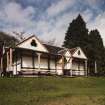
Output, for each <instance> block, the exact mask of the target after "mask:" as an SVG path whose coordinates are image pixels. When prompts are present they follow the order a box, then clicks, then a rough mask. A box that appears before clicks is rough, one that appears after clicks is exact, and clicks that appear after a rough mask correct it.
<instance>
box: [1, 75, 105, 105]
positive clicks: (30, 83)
mask: <svg viewBox="0 0 105 105" xmlns="http://www.w3.org/2000/svg"><path fill="white" fill-rule="evenodd" d="M0 105H105V78H104V77H100V78H98V77H97V78H96V77H87V78H86V77H76V78H61V77H41V78H0Z"/></svg>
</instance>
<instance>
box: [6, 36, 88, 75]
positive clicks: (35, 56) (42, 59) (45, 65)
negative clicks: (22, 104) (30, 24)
mask: <svg viewBox="0 0 105 105" xmlns="http://www.w3.org/2000/svg"><path fill="white" fill-rule="evenodd" d="M5 56H6V72H10V73H12V74H13V75H37V74H38V75H39V74H40V75H41V74H45V75H47V74H51V75H53V74H55V75H70V76H85V75H87V57H86V55H85V54H84V52H83V51H82V49H81V48H80V47H76V48H73V49H68V48H62V47H56V46H51V45H47V44H43V43H42V42H41V41H40V40H39V39H38V38H37V37H36V36H34V35H33V36H31V37H29V38H27V39H25V40H24V41H22V42H20V43H19V44H17V45H16V46H15V47H14V48H9V49H8V50H7V51H6V52H5Z"/></svg>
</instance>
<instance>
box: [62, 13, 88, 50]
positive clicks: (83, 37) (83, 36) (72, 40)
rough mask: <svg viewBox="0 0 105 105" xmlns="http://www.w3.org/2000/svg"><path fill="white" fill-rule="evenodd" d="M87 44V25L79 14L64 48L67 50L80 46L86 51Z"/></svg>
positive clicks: (72, 23) (67, 36)
mask: <svg viewBox="0 0 105 105" xmlns="http://www.w3.org/2000/svg"><path fill="white" fill-rule="evenodd" d="M87 42H88V29H87V28H86V23H85V22H84V20H83V18H82V16H81V15H80V14H79V15H78V17H77V18H76V19H75V20H73V21H72V22H71V23H70V25H69V27H68V30H67V33H66V36H65V40H64V43H63V46H64V47H67V48H73V47H77V46H80V47H82V48H83V49H84V48H85V47H86V45H87Z"/></svg>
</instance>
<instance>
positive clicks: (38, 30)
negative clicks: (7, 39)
mask: <svg viewBox="0 0 105 105" xmlns="http://www.w3.org/2000/svg"><path fill="white" fill-rule="evenodd" d="M79 13H80V14H81V15H82V16H83V18H84V20H85V22H86V23H87V28H88V29H89V30H91V29H95V28H98V30H99V31H100V34H101V36H102V38H103V41H105V0H0V30H1V31H5V32H9V33H12V32H13V31H16V32H21V31H25V32H26V33H28V35H30V34H31V33H32V34H35V35H36V36H38V37H39V38H41V39H42V40H45V41H48V40H52V39H56V44H57V45H62V42H63V41H64V36H65V33H66V31H67V28H68V25H69V23H70V22H71V21H72V20H73V19H75V18H76V17H77V15H78V14H79ZM104 44H105V43H104Z"/></svg>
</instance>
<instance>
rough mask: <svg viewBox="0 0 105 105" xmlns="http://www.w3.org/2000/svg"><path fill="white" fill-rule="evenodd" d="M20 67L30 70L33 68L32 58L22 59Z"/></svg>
mask: <svg viewBox="0 0 105 105" xmlns="http://www.w3.org/2000/svg"><path fill="white" fill-rule="evenodd" d="M22 66H23V67H29V68H32V67H33V64H32V57H26V56H24V57H22Z"/></svg>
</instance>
